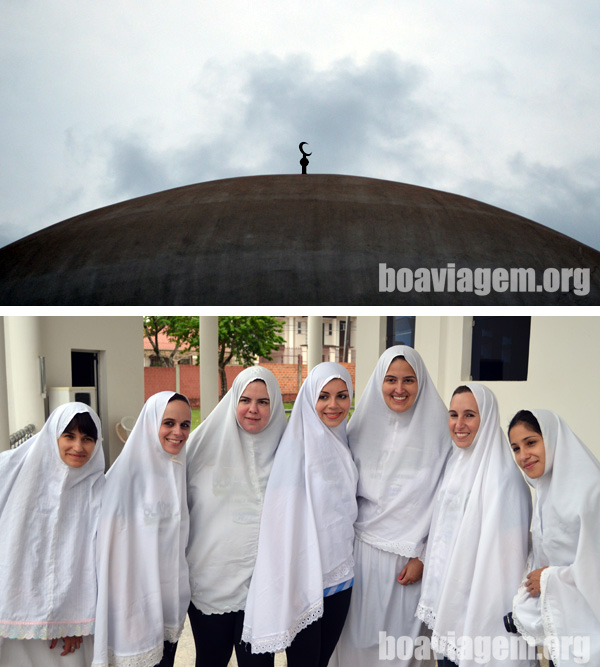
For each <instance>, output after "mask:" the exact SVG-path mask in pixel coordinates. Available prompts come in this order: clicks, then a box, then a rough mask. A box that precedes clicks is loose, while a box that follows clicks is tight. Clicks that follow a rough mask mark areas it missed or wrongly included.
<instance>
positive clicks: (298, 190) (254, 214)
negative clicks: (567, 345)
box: [0, 174, 600, 306]
mask: <svg viewBox="0 0 600 667" xmlns="http://www.w3.org/2000/svg"><path fill="white" fill-rule="evenodd" d="M599 260H600V253H599V252H597V251H596V250H594V249H592V248H590V247H588V246H586V245H584V244H582V243H579V242H578V241H576V240H574V239H572V238H570V237H568V236H565V235H563V234H560V233H558V232H556V231H553V230H551V229H549V228H547V227H544V226H543V225H540V224H538V223H535V222H533V221H531V220H527V219H526V218H523V217H521V216H518V215H515V214H513V213H509V212H507V211H504V210H502V209H499V208H496V207H494V206H490V205H488V204H484V203H481V202H479V201H476V200H473V199H469V198H466V197H462V196H459V195H455V194H449V193H446V192H440V191H437V190H431V189H428V188H422V187H418V186H414V185H406V184H403V183H396V182H392V181H385V180H379V179H372V178H362V177H356V176H340V175H326V174H309V175H300V174H298V175H278V176H250V177H242V178H230V179H224V180H217V181H210V182H206V183H199V184H195V185H188V186H184V187H179V188H175V189H173V190H166V191H164V192H158V193H155V194H151V195H146V196H143V197H138V198H136V199H131V200H129V201H125V202H121V203H118V204H114V205H112V206H107V207H105V208H101V209H97V210H95V211H90V212H88V213H84V214H82V215H78V216H76V217H74V218H70V219H68V220H65V221H63V222H59V223H57V224H55V225H52V226H51V227H47V228H45V229H42V230H41V231H38V232H36V233H34V234H31V235H29V236H27V237H25V238H23V239H20V240H19V241H16V242H15V243H12V244H11V245H9V246H6V247H5V248H2V249H0V303H1V304H3V305H114V306H118V305H153V306H161V305H163V306H169V305H170V306H184V305H190V306H195V305H221V306H229V305H232V306H233V305H273V306H286V305H307V306H308V305H331V306H333V305H350V306H352V305H390V306H391V305H579V304H580V305H591V304H598V303H600V272H599V267H600V261H599ZM494 269H498V270H500V273H498V271H496V272H494V274H493V275H494V276H496V278H497V279H498V280H497V284H496V285H495V287H498V289H494V288H493V286H491V285H489V280H491V279H492V278H491V273H490V272H491V271H492V270H494ZM510 269H513V270H516V269H523V270H525V269H530V270H531V271H530V273H531V275H532V276H533V279H534V283H535V284H534V283H532V285H530V286H529V287H528V288H526V287H525V283H523V285H522V287H523V289H531V290H532V291H510V290H511V287H510V285H509V284H508V283H507V282H506V281H504V280H503V278H506V277H507V276H508V275H509V272H510ZM561 269H564V270H565V271H566V274H565V273H563V276H562V279H563V284H562V285H561V284H559V283H557V282H556V280H557V275H558V277H559V279H560V275H559V274H557V271H558V272H560V271H561ZM570 269H575V270H576V272H575V273H574V274H571V276H568V275H567V274H568V272H569V270H570ZM581 269H589V272H588V282H587V286H588V293H587V294H584V293H583V292H585V286H584V284H583V282H582V281H581V280H582V279H583V281H584V282H585V273H584V272H581ZM433 270H435V271H433ZM444 270H445V273H444ZM486 270H487V271H488V274H487V275H488V277H489V280H488V286H489V287H490V289H489V293H487V294H486V293H485V292H486V288H485V285H484V284H483V283H484V282H485V276H486V273H485V271H486ZM503 270H504V271H505V273H504V272H503ZM547 270H550V272H549V273H548V272H547V273H546V274H544V271H547ZM440 271H441V272H440ZM577 271H579V272H580V273H579V274H578V273H577ZM469 272H470V273H471V279H472V283H473V284H472V287H471V289H470V290H469ZM532 272H533V273H532ZM428 275H429V285H427V283H428V279H427V276H428ZM515 275H516V274H515ZM442 277H443V279H444V281H445V282H444V285H442V287H444V286H445V289H444V290H443V291H435V290H436V284H438V283H439V281H440V280H441V279H442ZM496 278H494V280H496ZM578 278H579V279H580V280H579V283H580V284H579V294H578V293H576V291H574V287H575V288H576V287H577V285H576V283H577V280H578ZM567 279H568V280H570V283H569V288H570V289H569V291H562V290H563V287H564V281H565V280H567ZM411 281H412V282H411ZM436 281H437V282H436ZM482 281H483V282H482ZM573 281H575V283H574V282H573ZM478 285H479V286H480V288H479V290H477V287H478ZM449 286H450V287H453V289H454V291H452V290H451V289H449V288H448V287H449ZM438 287H439V285H438ZM409 288H412V289H409ZM427 288H428V289H427ZM503 288H506V289H503ZM540 288H541V289H540ZM546 288H548V289H546Z"/></svg>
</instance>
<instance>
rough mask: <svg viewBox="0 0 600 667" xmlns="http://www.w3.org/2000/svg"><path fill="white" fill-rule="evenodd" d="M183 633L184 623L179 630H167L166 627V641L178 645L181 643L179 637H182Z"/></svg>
mask: <svg viewBox="0 0 600 667" xmlns="http://www.w3.org/2000/svg"><path fill="white" fill-rule="evenodd" d="M182 632H183V623H182V624H181V626H180V627H178V628H167V627H166V626H165V641H166V642H171V644H176V643H177V642H178V641H179V637H181V633H182Z"/></svg>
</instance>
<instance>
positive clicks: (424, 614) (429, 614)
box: [415, 602, 435, 630]
mask: <svg viewBox="0 0 600 667" xmlns="http://www.w3.org/2000/svg"><path fill="white" fill-rule="evenodd" d="M415 616H417V618H419V619H421V620H422V621H423V623H425V625H426V626H427V627H428V628H429V629H430V630H433V626H434V625H435V614H434V613H433V609H432V608H431V607H425V605H422V604H421V603H420V602H419V604H418V606H417V611H416V613H415Z"/></svg>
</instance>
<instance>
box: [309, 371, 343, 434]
mask: <svg viewBox="0 0 600 667" xmlns="http://www.w3.org/2000/svg"><path fill="white" fill-rule="evenodd" d="M351 402H352V401H351V399H350V394H349V393H348V387H347V386H346V383H345V382H344V381H343V380H340V379H339V378H335V379H334V380H331V381H330V382H328V383H327V384H326V385H325V386H324V387H323V389H321V392H320V393H319V398H317V404H316V405H315V410H316V411H317V414H318V415H319V419H320V420H321V421H322V422H323V423H324V424H326V425H327V426H330V427H331V428H333V427H335V426H339V425H340V424H341V423H342V422H343V421H344V420H345V419H346V417H347V416H348V412H349V411H350V404H351Z"/></svg>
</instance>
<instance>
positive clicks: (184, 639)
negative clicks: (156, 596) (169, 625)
mask: <svg viewBox="0 0 600 667" xmlns="http://www.w3.org/2000/svg"><path fill="white" fill-rule="evenodd" d="M195 664H196V649H195V647H194V638H193V637H192V630H191V628H190V623H189V619H187V618H186V620H185V627H184V628H183V632H182V634H181V638H180V639H179V644H178V645H177V653H176V655H175V667H194V665H195ZM286 665H287V661H286V659H285V653H279V654H278V655H276V656H275V667H286ZM228 667H237V660H236V659H235V651H234V653H233V655H232V657H231V662H230V663H229V666H228Z"/></svg>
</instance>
